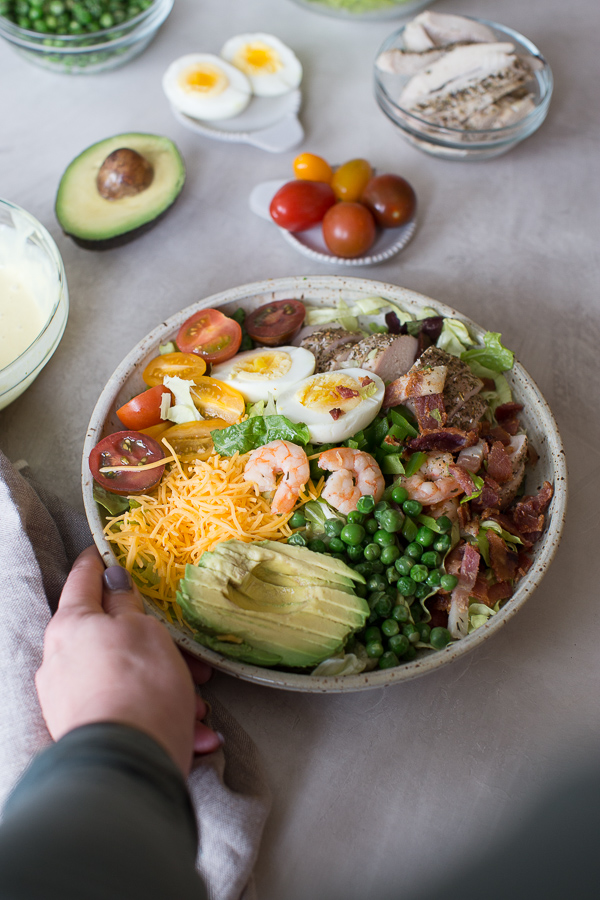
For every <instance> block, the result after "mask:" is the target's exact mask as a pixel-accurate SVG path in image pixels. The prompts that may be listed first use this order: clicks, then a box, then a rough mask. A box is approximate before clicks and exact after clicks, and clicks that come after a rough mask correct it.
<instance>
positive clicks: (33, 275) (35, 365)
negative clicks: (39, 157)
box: [0, 200, 69, 409]
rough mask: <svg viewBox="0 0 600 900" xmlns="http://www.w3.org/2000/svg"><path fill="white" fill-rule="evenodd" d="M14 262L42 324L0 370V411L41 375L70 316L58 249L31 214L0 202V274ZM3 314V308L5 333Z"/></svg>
mask: <svg viewBox="0 0 600 900" xmlns="http://www.w3.org/2000/svg"><path fill="white" fill-rule="evenodd" d="M7 260H8V265H7V262H6V261H7ZM13 266H14V267H15V268H16V269H17V270H18V271H19V273H20V274H21V273H22V276H23V279H22V284H23V285H24V286H26V287H27V288H28V289H29V292H30V294H32V295H33V296H34V297H35V301H36V304H37V306H38V307H39V308H40V328H39V331H37V334H36V330H34V331H33V332H32V335H31V337H32V342H31V343H30V344H29V346H27V347H26V348H25V349H24V350H23V351H22V352H21V353H20V354H19V356H17V357H16V359H13V360H12V361H11V362H9V363H8V365H5V366H4V368H0V409H4V407H5V406H8V404H9V403H12V402H13V400H16V399H17V397H19V396H20V395H21V394H22V393H23V391H24V390H25V389H26V388H28V387H29V385H30V384H31V382H32V381H33V380H34V379H35V378H36V377H37V376H38V375H39V373H40V372H41V370H42V369H43V368H44V366H45V365H46V363H47V362H48V360H49V359H50V357H51V356H52V354H53V353H54V351H55V350H56V348H57V347H58V344H59V342H60V339H61V337H62V336H63V332H64V330H65V326H66V324H67V317H68V314H69V294H68V291H67V279H66V277H65V269H64V266H63V261H62V259H61V255H60V253H59V252H58V247H57V246H56V244H55V243H54V241H53V240H52V238H51V237H50V235H49V233H48V232H47V231H46V229H45V228H44V226H43V225H42V224H41V223H40V222H38V221H37V219H34V217H33V216H32V215H30V213H28V212H26V211H25V210H24V209H21V207H20V206H16V205H15V204H14V203H9V202H8V200H0V275H1V274H2V270H3V268H7V269H10V268H12V267H13ZM2 313H3V310H2V309H1V308H0V323H2V330H3V335H5V331H4V329H5V328H6V324H4V319H3V315H2ZM3 335H0V337H2V336H3ZM0 346H1V345H0ZM0 365H2V361H1V360H0Z"/></svg>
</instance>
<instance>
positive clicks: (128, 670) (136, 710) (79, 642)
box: [36, 547, 221, 775]
mask: <svg viewBox="0 0 600 900" xmlns="http://www.w3.org/2000/svg"><path fill="white" fill-rule="evenodd" d="M190 668H192V672H193V675H194V677H195V680H196V681H197V683H199V684H201V683H204V682H205V681H207V680H208V678H209V677H210V672H211V669H210V667H209V666H208V665H206V664H205V663H202V662H200V661H199V660H192V661H191V662H190ZM190 668H188V666H187V665H186V663H185V661H184V659H183V657H182V655H181V654H180V652H179V651H178V649H177V648H176V646H175V644H174V643H173V641H172V640H171V638H170V636H169V633H168V632H167V630H166V628H164V626H163V625H161V624H160V622H159V621H158V620H157V619H155V618H153V617H152V616H147V615H145V614H144V608H143V604H142V599H141V597H140V594H139V592H138V590H137V588H136V587H135V586H134V585H133V584H132V582H131V578H130V576H129V574H128V573H127V572H126V570H125V569H123V568H121V567H120V566H113V567H111V568H109V569H107V570H106V571H105V570H104V565H103V563H102V560H101V558H100V556H99V554H98V552H97V551H96V550H95V549H94V548H92V547H88V549H87V550H84V552H83V553H82V554H81V555H80V556H79V558H78V559H77V560H76V561H75V564H74V566H73V569H72V570H71V573H70V575H69V577H68V579H67V581H66V584H65V586H64V589H63V592H62V595H61V598H60V602H59V605H58V611H57V612H56V614H55V616H54V617H53V619H52V621H51V622H50V624H49V626H48V628H47V629H46V634H45V638H44V660H43V662H42V665H41V667H40V669H39V670H38V672H37V675H36V687H37V692H38V696H39V699H40V705H41V707H42V713H43V715H44V719H45V720H46V724H47V726H48V730H49V732H50V734H51V735H52V737H53V738H54V740H58V739H59V738H61V737H62V736H63V735H64V734H66V733H67V732H69V731H72V730H73V729H74V728H77V727H79V726H80V725H89V724H91V723H92V722H121V723H123V724H125V725H131V726H133V727H134V728H138V729H139V730H140V731H143V732H145V733H146V734H149V735H150V736H151V737H153V738H154V739H155V740H156V741H157V742H158V743H159V744H160V745H161V746H162V747H163V748H164V749H165V750H166V751H167V753H169V755H170V756H171V757H172V759H173V760H174V761H175V762H176V764H177V765H178V766H179V768H180V769H181V771H182V772H183V774H184V775H187V774H188V772H189V770H190V766H191V761H192V754H193V752H196V753H211V752H212V751H214V750H217V749H218V748H219V746H220V745H221V740H220V738H219V736H218V735H216V734H215V732H214V731H212V730H211V729H210V728H208V726H206V725H204V724H203V723H202V722H201V721H200V720H201V719H202V718H203V717H204V716H205V715H206V712H207V709H206V705H205V704H204V702H203V701H202V700H201V698H200V697H198V696H197V695H196V693H195V691H194V684H193V680H192V674H190Z"/></svg>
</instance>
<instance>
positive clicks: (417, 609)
mask: <svg viewBox="0 0 600 900" xmlns="http://www.w3.org/2000/svg"><path fill="white" fill-rule="evenodd" d="M420 587H421V585H420V584H418V585H417V590H416V591H415V596H416V594H417V593H418V591H419V588H420ZM410 615H411V618H412V620H413V625H418V623H419V622H420V621H421V619H422V618H423V610H422V609H421V604H420V603H413V605H412V606H411V608H410Z"/></svg>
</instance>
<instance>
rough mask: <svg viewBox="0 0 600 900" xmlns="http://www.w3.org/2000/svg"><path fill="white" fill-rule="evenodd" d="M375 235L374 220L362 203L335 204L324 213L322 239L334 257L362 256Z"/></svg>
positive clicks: (350, 257) (349, 257)
mask: <svg viewBox="0 0 600 900" xmlns="http://www.w3.org/2000/svg"><path fill="white" fill-rule="evenodd" d="M375 235H376V229H375V220H374V218H373V216H372V215H371V213H370V212H369V210H368V209H367V207H366V206H363V205H362V203H343V202H342V203H336V204H335V206H332V207H331V209H329V210H327V212H326V213H325V218H324V219H323V238H324V240H325V243H326V244H327V246H328V247H329V249H330V250H331V252H332V253H333V254H334V255H335V256H343V257H346V258H348V259H352V258H353V257H355V256H362V255H363V253H366V251H367V250H368V249H369V247H371V246H372V244H373V242H374V240H375Z"/></svg>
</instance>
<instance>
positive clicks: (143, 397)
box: [117, 384, 171, 431]
mask: <svg viewBox="0 0 600 900" xmlns="http://www.w3.org/2000/svg"><path fill="white" fill-rule="evenodd" d="M170 393H171V391H170V390H169V389H168V388H166V387H163V385H162V384H157V385H155V387H151V388H149V389H148V390H147V391H143V392H142V393H141V394H138V395H137V397H134V398H133V399H132V400H130V401H129V403H125V405H124V406H122V407H121V408H120V409H118V410H117V415H118V417H119V419H120V420H121V422H122V423H123V426H124V427H125V428H128V429H130V430H131V431H141V430H142V428H150V427H151V426H152V425H160V422H161V418H160V405H161V401H162V396H163V394H170Z"/></svg>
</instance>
